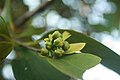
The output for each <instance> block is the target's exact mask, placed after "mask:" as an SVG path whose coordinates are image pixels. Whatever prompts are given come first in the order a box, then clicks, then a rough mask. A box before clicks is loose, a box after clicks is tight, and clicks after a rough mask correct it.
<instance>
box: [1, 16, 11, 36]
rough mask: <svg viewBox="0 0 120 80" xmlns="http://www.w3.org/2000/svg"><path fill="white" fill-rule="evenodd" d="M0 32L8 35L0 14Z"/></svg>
mask: <svg viewBox="0 0 120 80" xmlns="http://www.w3.org/2000/svg"><path fill="white" fill-rule="evenodd" d="M0 34H4V35H6V36H8V37H9V36H10V35H9V32H8V28H7V25H6V23H5V21H4V20H3V18H2V17H1V16H0Z"/></svg>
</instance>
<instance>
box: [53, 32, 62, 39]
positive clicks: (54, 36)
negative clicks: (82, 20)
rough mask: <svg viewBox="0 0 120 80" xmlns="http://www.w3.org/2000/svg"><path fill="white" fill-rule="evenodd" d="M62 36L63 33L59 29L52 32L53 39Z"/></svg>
mask: <svg viewBox="0 0 120 80" xmlns="http://www.w3.org/2000/svg"><path fill="white" fill-rule="evenodd" d="M60 36H61V33H60V32H59V31H55V32H54V33H53V34H52V37H53V39H56V38H59V37H60Z"/></svg>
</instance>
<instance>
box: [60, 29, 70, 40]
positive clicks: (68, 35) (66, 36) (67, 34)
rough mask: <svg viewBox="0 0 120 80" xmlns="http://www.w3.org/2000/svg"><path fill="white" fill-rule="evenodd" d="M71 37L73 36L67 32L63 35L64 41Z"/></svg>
mask: <svg viewBox="0 0 120 80" xmlns="http://www.w3.org/2000/svg"><path fill="white" fill-rule="evenodd" d="M70 36H71V34H70V33H69V32H67V31H64V32H63V34H62V37H63V40H66V39H68V38H69V37H70Z"/></svg>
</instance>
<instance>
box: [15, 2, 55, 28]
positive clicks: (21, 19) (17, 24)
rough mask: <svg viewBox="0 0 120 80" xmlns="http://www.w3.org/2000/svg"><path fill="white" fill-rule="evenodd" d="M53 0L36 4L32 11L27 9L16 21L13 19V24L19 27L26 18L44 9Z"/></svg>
mask: <svg viewBox="0 0 120 80" xmlns="http://www.w3.org/2000/svg"><path fill="white" fill-rule="evenodd" d="M53 1H55V0H48V1H47V2H46V3H44V4H43V5H40V6H38V7H37V8H36V9H34V10H33V11H28V12H26V13H24V14H23V15H22V16H20V17H19V18H18V19H17V20H16V21H15V26H17V27H19V26H21V25H23V24H24V23H25V22H26V21H27V20H28V19H30V18H31V17H32V16H34V15H35V14H36V13H38V12H42V11H44V10H45V9H46V8H48V6H49V5H50V4H52V3H53Z"/></svg>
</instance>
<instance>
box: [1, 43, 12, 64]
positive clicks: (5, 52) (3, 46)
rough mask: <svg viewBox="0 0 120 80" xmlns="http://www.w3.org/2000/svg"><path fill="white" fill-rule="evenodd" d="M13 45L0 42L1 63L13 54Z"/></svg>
mask: <svg viewBox="0 0 120 80" xmlns="http://www.w3.org/2000/svg"><path fill="white" fill-rule="evenodd" d="M12 48H13V44H12V43H10V42H0V63H1V62H2V61H3V60H4V59H5V58H6V56H7V55H8V54H9V53H10V52H11V50H12Z"/></svg>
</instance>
